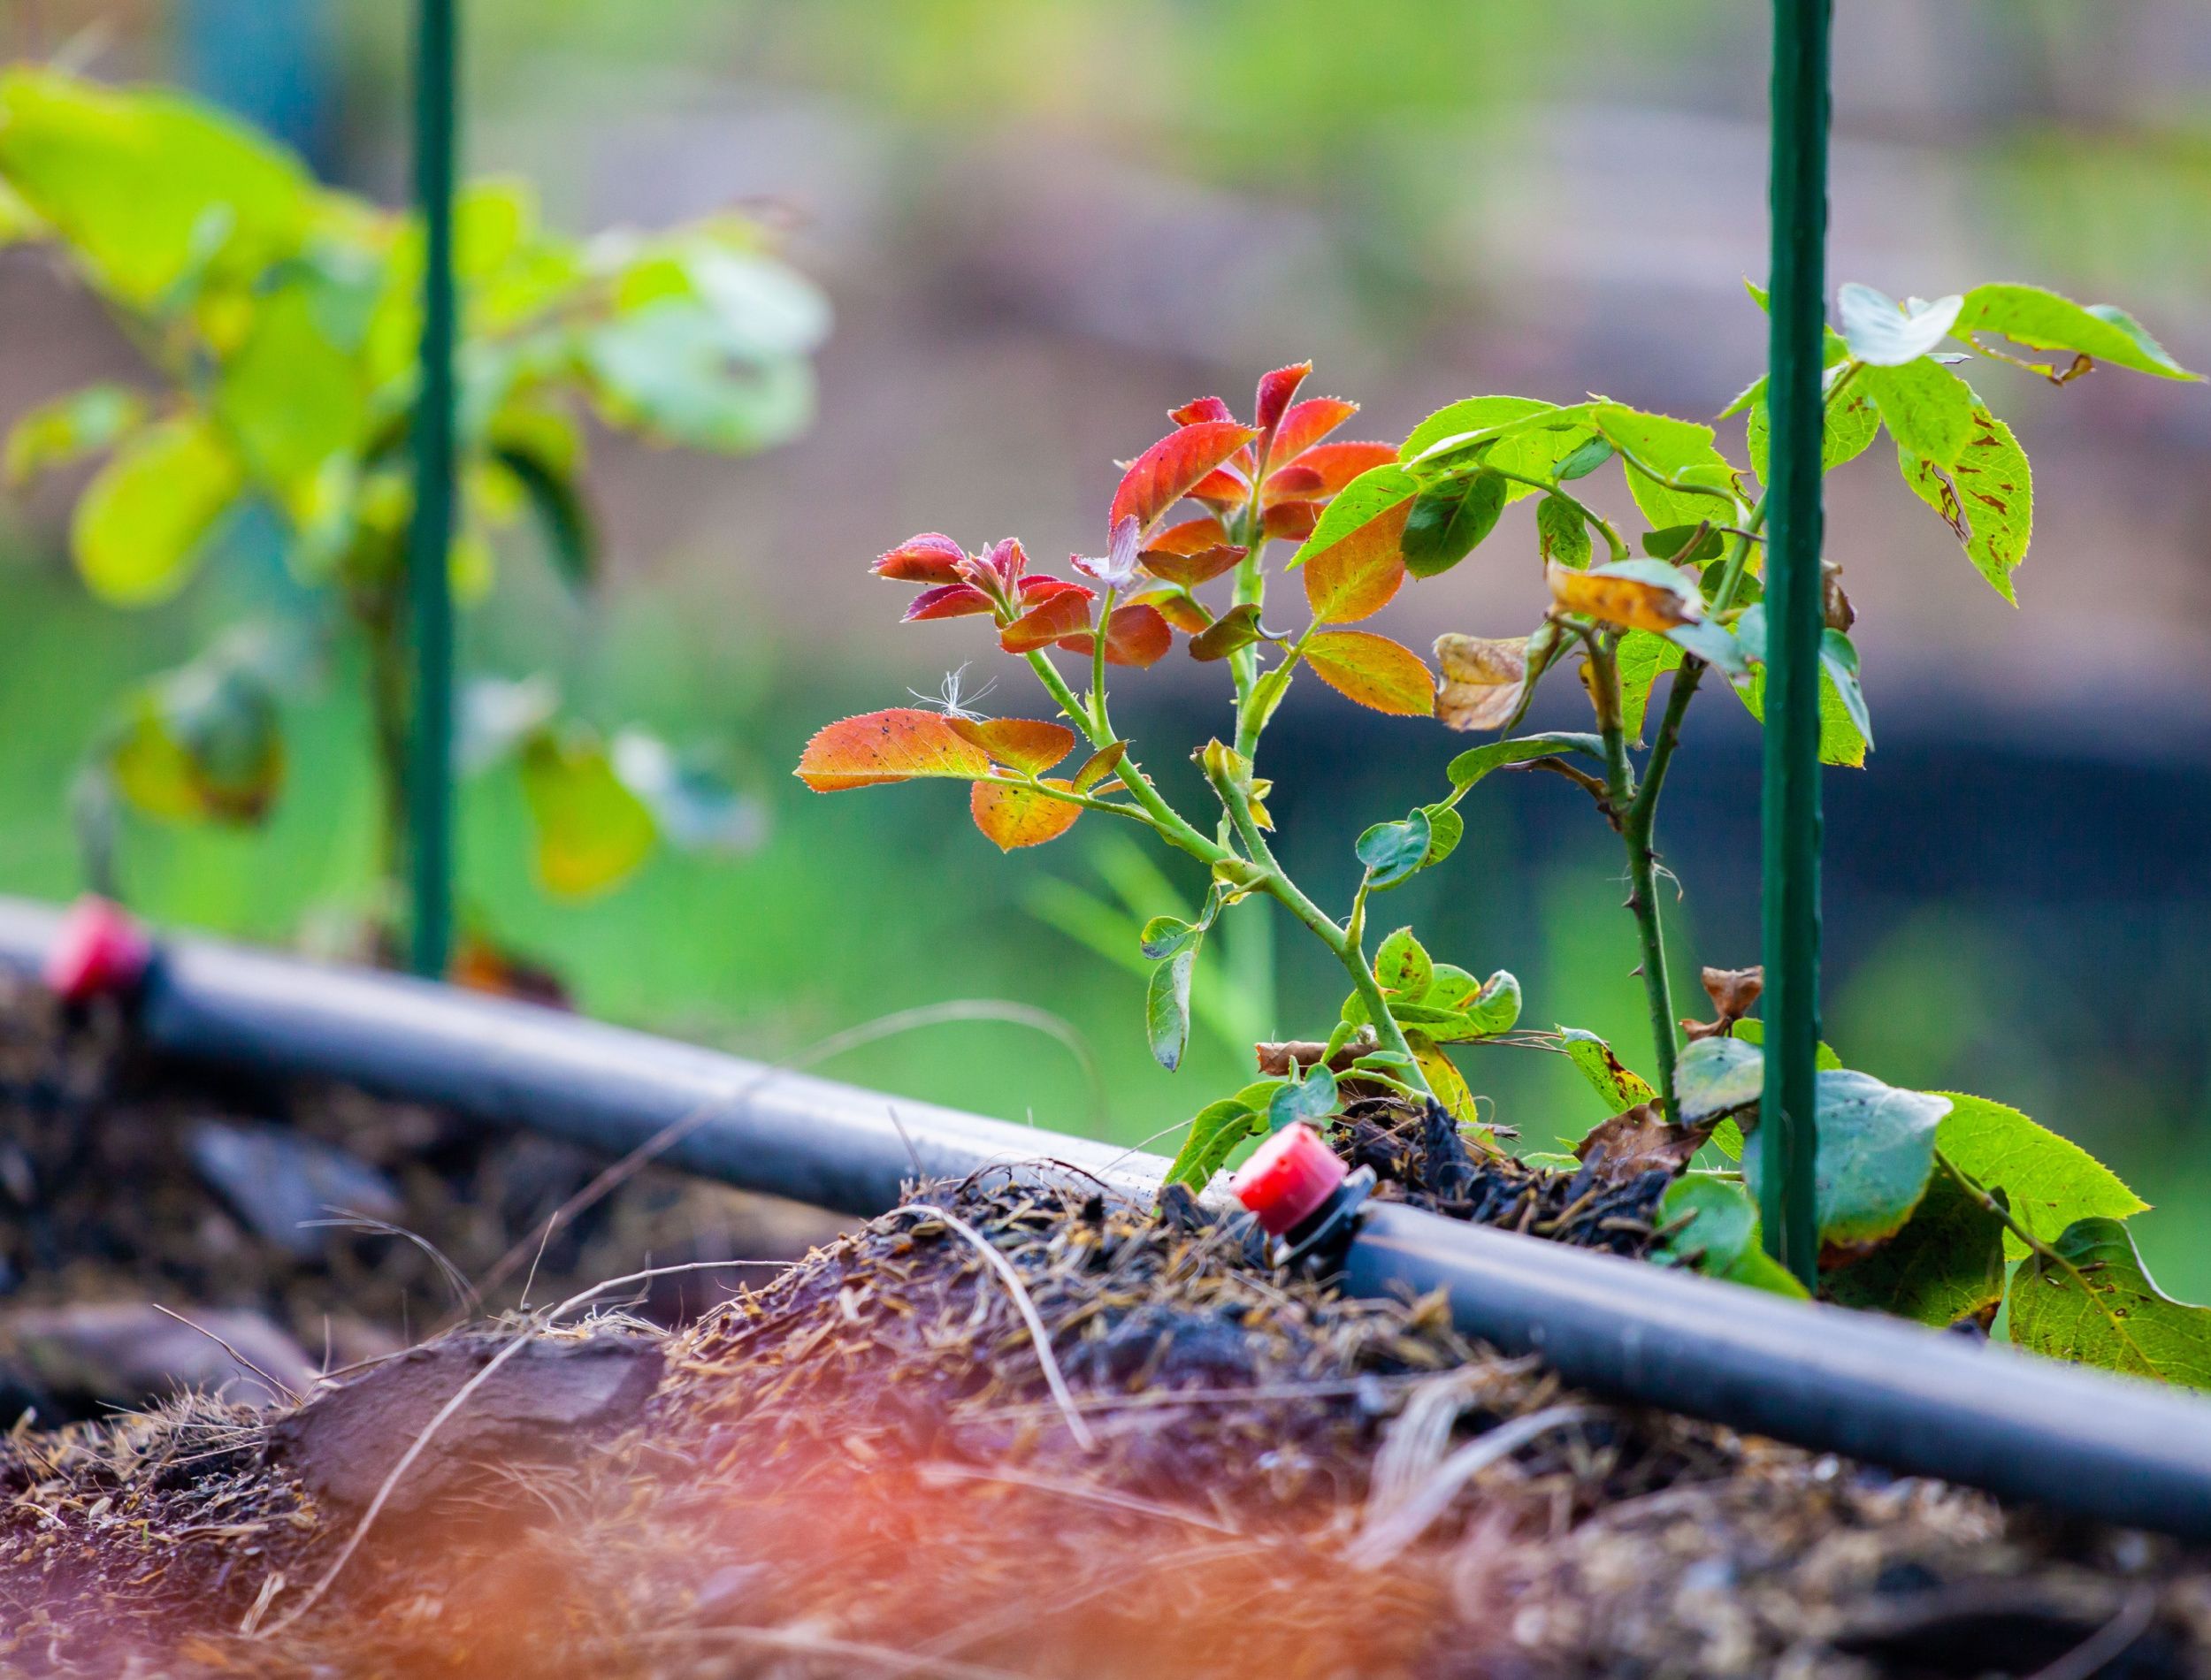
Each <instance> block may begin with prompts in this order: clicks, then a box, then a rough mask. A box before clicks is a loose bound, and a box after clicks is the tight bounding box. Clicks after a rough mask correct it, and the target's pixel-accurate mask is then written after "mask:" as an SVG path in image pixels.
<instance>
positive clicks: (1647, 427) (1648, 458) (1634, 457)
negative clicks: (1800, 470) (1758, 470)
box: [1590, 402, 1734, 529]
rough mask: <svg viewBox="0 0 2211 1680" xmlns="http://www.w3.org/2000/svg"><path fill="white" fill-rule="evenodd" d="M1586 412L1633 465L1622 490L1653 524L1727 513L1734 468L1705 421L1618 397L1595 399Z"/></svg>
mask: <svg viewBox="0 0 2211 1680" xmlns="http://www.w3.org/2000/svg"><path fill="white" fill-rule="evenodd" d="M1590 417H1591V418H1592V420H1593V421H1594V422H1595V424H1596V427H1597V430H1598V431H1600V432H1602V433H1603V436H1604V438H1605V439H1606V440H1607V441H1609V442H1610V444H1611V445H1612V447H1614V448H1615V449H1617V450H1618V452H1619V454H1620V456H1621V458H1622V459H1623V460H1625V461H1626V462H1627V463H1628V464H1629V466H1630V467H1631V468H1633V470H1632V471H1630V472H1629V473H1628V475H1627V488H1628V493H1629V494H1631V495H1633V497H1634V498H1635V505H1636V506H1637V507H1638V508H1641V509H1642V511H1643V516H1644V517H1645V518H1646V519H1648V520H1649V521H1650V523H1652V524H1653V525H1656V526H1658V527H1660V528H1661V529H1663V528H1664V527H1666V526H1669V525H1694V524H1695V523H1697V522H1698V521H1699V520H1701V519H1706V518H1712V517H1725V516H1727V515H1731V514H1732V513H1733V485H1734V470H1733V468H1731V467H1730V466H1729V465H1728V464H1727V460H1726V457H1725V456H1724V455H1722V454H1720V453H1719V451H1718V448H1717V447H1714V445H1713V442H1712V428H1711V427H1710V426H1706V425H1699V424H1696V423H1695V422H1694V421H1690V420H1677V419H1675V418H1674V417H1673V416H1671V415H1664V414H1646V413H1644V412H1643V411H1642V410H1641V409H1631V408H1628V407H1626V405H1625V404H1622V403H1618V402H1607V403H1601V404H1599V405H1597V406H1596V408H1595V409H1593V410H1592V411H1591V416H1590ZM1712 493H1717V494H1712Z"/></svg>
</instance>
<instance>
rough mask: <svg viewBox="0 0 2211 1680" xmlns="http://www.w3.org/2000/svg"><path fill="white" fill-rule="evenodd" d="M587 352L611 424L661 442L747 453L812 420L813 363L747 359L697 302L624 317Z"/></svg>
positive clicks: (666, 304) (595, 335)
mask: <svg viewBox="0 0 2211 1680" xmlns="http://www.w3.org/2000/svg"><path fill="white" fill-rule="evenodd" d="M581 347H582V352H583V356H584V361H585V366H586V367H587V368H588V369H589V370H590V372H591V375H592V378H593V380H594V381H595V384H596V388H597V391H598V394H599V399H600V406H601V409H603V410H604V411H605V413H606V415H607V417H608V419H609V420H610V421H611V422H613V423H614V424H616V425H622V426H634V427H636V428H638V429H639V430H641V431H645V432H646V433H648V434H649V435H651V436H653V437H655V438H657V439H660V440H662V441H663V442H667V443H673V444H680V445H682V446H684V447H688V448H693V449H717V450H721V451H723V452H725V453H728V454H746V453H749V452H751V451H754V450H758V449H764V448H766V447H769V445H771V444H777V443H782V442H784V441H785V440H786V439H790V438H792V437H794V436H796V435H797V434H798V433H799V432H800V431H804V430H805V429H806V426H807V423H808V422H810V421H811V420H812V419H813V417H814V374H813V370H812V369H811V368H810V367H809V366H808V365H807V363H806V362H805V361H803V360H802V359H800V358H799V357H796V356H790V357H775V358H770V359H766V360H760V361H748V360H744V359H741V358H739V357H738V356H737V355H734V354H733V351H732V347H731V343H730V340H729V336H728V334H727V332H726V331H725V330H724V324H723V322H722V321H721V320H720V319H719V318H718V317H716V316H715V313H714V311H713V310H712V309H708V307H707V306H706V305H704V304H703V303H700V302H698V301H696V300H693V299H687V298H677V297H663V298H660V299H657V300H655V301H654V302H651V303H648V304H646V305H645V306H644V307H643V308H642V309H636V310H633V311H631V312H628V313H625V314H622V315H617V316H616V317H614V318H613V319H612V320H609V321H607V322H605V323H603V324H601V325H598V326H596V327H593V329H592V330H591V331H590V332H587V333H585V335H584V338H583V340H582V346H581Z"/></svg>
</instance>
